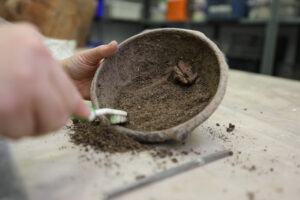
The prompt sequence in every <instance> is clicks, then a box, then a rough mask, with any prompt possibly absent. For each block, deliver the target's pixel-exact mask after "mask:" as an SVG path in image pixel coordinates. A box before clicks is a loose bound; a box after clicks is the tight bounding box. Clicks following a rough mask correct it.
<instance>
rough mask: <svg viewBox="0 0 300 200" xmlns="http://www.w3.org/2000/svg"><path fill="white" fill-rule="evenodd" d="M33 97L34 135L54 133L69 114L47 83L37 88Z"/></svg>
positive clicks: (57, 94)
mask: <svg viewBox="0 0 300 200" xmlns="http://www.w3.org/2000/svg"><path fill="white" fill-rule="evenodd" d="M34 97H35V98H34V105H35V109H34V110H35V119H36V121H37V123H36V127H35V129H36V135H41V134H45V133H48V132H52V131H55V130H57V129H59V128H61V127H62V126H63V125H64V124H65V123H66V121H67V120H68V118H69V115H70V113H69V112H68V111H67V109H65V108H64V103H63V102H62V100H61V98H60V96H59V93H57V91H56V89H55V88H54V87H53V86H52V85H50V83H49V81H47V80H46V81H44V82H42V83H40V84H39V85H38V86H37V89H36V94H35V96H34Z"/></svg>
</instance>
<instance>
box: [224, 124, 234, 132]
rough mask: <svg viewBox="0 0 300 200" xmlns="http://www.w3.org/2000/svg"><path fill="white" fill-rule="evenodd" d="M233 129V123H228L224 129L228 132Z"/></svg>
mask: <svg viewBox="0 0 300 200" xmlns="http://www.w3.org/2000/svg"><path fill="white" fill-rule="evenodd" d="M234 129H235V125H233V124H232V123H229V126H228V128H226V131H227V132H228V133H229V132H232V131H234Z"/></svg>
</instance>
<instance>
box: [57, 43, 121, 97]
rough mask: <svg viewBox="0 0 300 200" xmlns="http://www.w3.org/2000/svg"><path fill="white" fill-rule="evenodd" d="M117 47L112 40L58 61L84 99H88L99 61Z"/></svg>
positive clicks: (113, 51) (112, 52)
mask: <svg viewBox="0 0 300 200" xmlns="http://www.w3.org/2000/svg"><path fill="white" fill-rule="evenodd" d="M117 48H118V43H117V42H116V41H112V42H111V43H109V44H107V45H101V46H99V47H96V48H94V49H89V50H86V51H83V52H80V53H77V54H75V55H74V56H71V57H69V58H66V59H64V60H61V61H60V62H61V64H62V66H63V68H64V69H65V71H66V72H67V74H69V76H70V77H71V79H73V82H74V84H75V86H76V87H77V89H78V90H79V92H80V93H81V95H82V97H83V98H85V99H86V100H89V99H90V87H91V82H92V79H93V77H94V74H95V72H96V70H97V68H98V67H99V65H100V62H101V61H102V59H103V58H106V57H109V56H112V55H113V54H114V53H115V52H116V50H117Z"/></svg>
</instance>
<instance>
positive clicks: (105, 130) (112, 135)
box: [69, 120, 153, 153]
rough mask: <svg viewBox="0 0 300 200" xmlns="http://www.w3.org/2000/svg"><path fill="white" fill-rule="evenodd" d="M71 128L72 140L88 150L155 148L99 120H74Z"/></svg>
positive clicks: (114, 151) (106, 150)
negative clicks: (89, 148)
mask: <svg viewBox="0 0 300 200" xmlns="http://www.w3.org/2000/svg"><path fill="white" fill-rule="evenodd" d="M69 128H70V129H71V130H72V133H70V138H71V142H72V143H74V144H76V145H81V146H83V147H84V148H86V151H87V150H88V148H87V147H91V148H93V149H94V150H95V151H101V152H109V153H118V152H127V151H143V150H150V149H152V148H153V146H151V145H149V144H142V143H140V142H138V141H136V140H134V139H132V138H130V137H128V136H127V135H126V134H124V133H122V132H118V131H116V130H114V129H112V128H111V127H110V126H105V125H102V124H100V122H99V121H94V122H92V123H90V122H79V121H77V120H73V126H71V127H69Z"/></svg>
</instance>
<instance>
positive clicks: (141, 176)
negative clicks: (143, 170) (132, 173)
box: [135, 175, 146, 180]
mask: <svg viewBox="0 0 300 200" xmlns="http://www.w3.org/2000/svg"><path fill="white" fill-rule="evenodd" d="M143 178H146V176H145V175H138V176H136V177H135V179H136V180H140V179H143Z"/></svg>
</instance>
